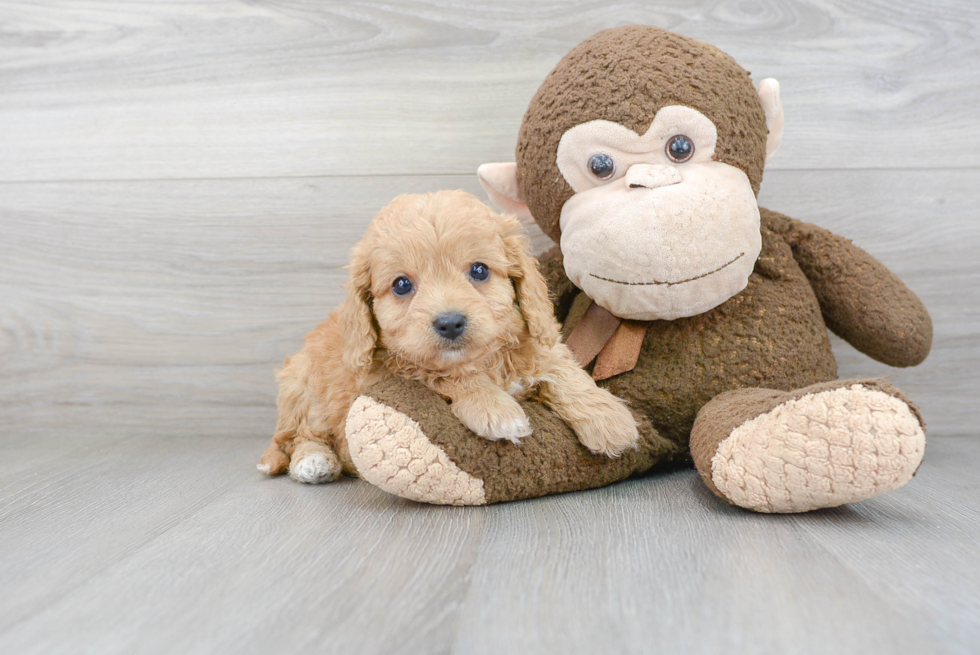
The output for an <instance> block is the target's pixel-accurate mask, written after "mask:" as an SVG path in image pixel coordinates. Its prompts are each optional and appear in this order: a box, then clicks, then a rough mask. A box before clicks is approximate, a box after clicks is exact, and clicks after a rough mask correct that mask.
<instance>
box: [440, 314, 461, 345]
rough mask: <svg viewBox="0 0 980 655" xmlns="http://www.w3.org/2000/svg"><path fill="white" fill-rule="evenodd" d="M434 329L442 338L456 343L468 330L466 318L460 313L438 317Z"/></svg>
mask: <svg viewBox="0 0 980 655" xmlns="http://www.w3.org/2000/svg"><path fill="white" fill-rule="evenodd" d="M432 328H433V329H434V330H435V331H436V334H438V335H439V336H440V337H442V338H444V339H449V340H450V341H455V340H456V339H458V338H459V335H461V334H463V330H465V329H466V316H464V315H463V314H461V313H460V312H446V313H444V314H439V315H438V316H436V318H435V320H434V321H432Z"/></svg>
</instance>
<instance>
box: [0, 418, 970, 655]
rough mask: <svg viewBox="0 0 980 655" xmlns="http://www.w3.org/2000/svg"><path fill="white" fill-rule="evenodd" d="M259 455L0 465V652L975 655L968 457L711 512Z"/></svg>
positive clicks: (144, 449) (640, 495)
mask: <svg viewBox="0 0 980 655" xmlns="http://www.w3.org/2000/svg"><path fill="white" fill-rule="evenodd" d="M262 446H263V442H262V440H261V439H241V438H218V437H215V438H210V439H200V438H197V437H171V438H149V437H133V438H131V439H123V440H118V441H115V440H113V441H101V442H100V441H97V440H81V439H73V440H66V439H60V440H59V439H42V440H37V441H35V442H33V443H32V444H31V445H29V446H24V445H21V446H19V447H17V448H14V447H12V446H11V445H10V444H9V443H7V444H4V445H3V450H2V453H0V454H2V456H3V458H4V460H5V462H11V461H12V462H13V469H12V470H10V469H6V470H5V473H4V475H3V476H2V478H0V553H3V557H2V558H0V587H2V589H3V593H2V594H0V652H2V653H11V654H15V653H16V654H18V655H27V654H30V653H100V654H105V653H144V654H147V653H294V652H338V653H340V652H346V653H651V652H656V653H682V654H695V653H774V654H776V653H779V654H782V653H800V654H808V653H832V654H850V653H855V654H861V655H867V654H868V653H909V654H914V655H923V654H926V653H976V652H978V649H980V567H978V566H977V561H978V556H980V547H978V544H980V508H978V506H977V502H976V500H977V498H978V497H980V474H978V472H977V466H976V463H977V461H978V460H980V439H977V438H957V437H946V438H941V437H937V438H934V439H933V440H932V441H931V443H930V444H929V450H928V453H927V456H926V462H925V464H923V466H922V468H921V469H920V471H919V474H918V475H917V477H916V478H915V479H914V480H913V481H912V482H911V483H909V484H908V485H906V486H905V487H904V488H902V489H901V490H899V491H897V492H895V493H892V494H890V495H887V496H884V497H881V498H876V499H872V500H869V501H866V502H863V503H859V504H856V505H853V506H850V507H846V508H839V509H835V510H825V511H822V512H816V513H812V514H807V515H799V516H764V515H758V514H752V513H749V512H745V511H742V510H738V509H734V508H730V507H728V506H726V505H724V504H722V503H720V502H719V501H717V500H716V499H715V498H714V497H713V496H711V495H710V493H709V492H708V491H707V490H706V489H705V487H704V486H703V484H702V483H701V482H700V480H699V479H698V478H697V476H696V474H695V473H694V472H693V471H679V472H674V473H669V474H661V475H656V476H651V477H647V478H643V479H638V480H632V481H629V482H626V483H623V484H619V485H616V486H613V487H610V488H607V489H602V490H599V491H594V492H585V493H575V494H568V495H564V496H559V497H552V498H543V499H538V500H534V501H529V502H521V503H512V504H506V505H498V506H492V507H488V508H483V507H480V508H452V507H432V506H424V505H418V504H414V503H411V502H408V501H403V500H401V499H398V498H396V497H394V496H390V495H388V494H385V493H384V492H381V491H378V490H377V489H375V488H374V487H371V486H370V485H368V484H366V483H364V482H362V481H360V480H353V479H345V480H343V481H341V482H338V483H336V484H333V485H327V486H322V487H310V486H305V485H300V484H297V483H295V482H292V481H291V480H289V479H288V478H277V479H267V478H265V477H263V476H261V475H260V474H259V473H258V472H257V471H255V470H254V468H253V465H254V462H255V459H256V457H257V455H258V453H259V452H260V450H261V448H262Z"/></svg>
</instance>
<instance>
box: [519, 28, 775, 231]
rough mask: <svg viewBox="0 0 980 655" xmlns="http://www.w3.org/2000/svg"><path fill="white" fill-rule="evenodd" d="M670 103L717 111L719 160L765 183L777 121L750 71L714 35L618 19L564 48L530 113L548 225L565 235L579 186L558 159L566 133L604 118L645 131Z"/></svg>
mask: <svg viewBox="0 0 980 655" xmlns="http://www.w3.org/2000/svg"><path fill="white" fill-rule="evenodd" d="M669 105H683V106H687V107H694V108H696V109H697V110H698V111H700V112H701V113H703V114H704V115H705V116H707V117H708V118H710V119H711V120H712V122H713V123H714V124H715V126H716V127H717V128H718V145H717V147H716V149H715V160H717V161H721V162H724V163H727V164H731V165H732V166H735V167H736V168H739V169H741V170H742V171H744V172H745V174H746V175H748V177H749V181H750V182H751V184H752V189H753V190H754V191H755V192H756V193H758V192H759V185H760V184H761V183H762V169H763V166H764V165H765V159H766V136H767V134H768V130H767V129H766V116H765V112H764V111H763V108H762V103H761V101H760V100H759V96H758V94H757V93H756V91H755V88H754V87H753V86H752V81H751V80H750V79H749V74H748V72H746V71H745V70H744V69H743V68H742V67H741V66H739V65H738V64H737V63H736V62H735V60H734V59H732V58H731V57H730V56H729V55H727V54H725V53H724V52H722V51H720V50H718V49H717V48H715V47H714V46H711V45H708V44H706V43H701V42H699V41H695V40H694V39H690V38H687V37H685V36H681V35H679V34H674V33H672V32H667V31H665V30H662V29H659V28H656V27H646V26H639V25H633V26H629V27H616V28H612V29H608V30H604V31H602V32H599V33H598V34H596V35H594V36H592V37H591V38H589V39H586V40H585V41H583V42H582V43H581V44H579V45H578V46H576V47H575V48H574V49H573V50H572V51H571V52H569V53H568V54H567V55H565V57H564V58H562V60H561V61H560V62H558V65H557V66H556V67H555V69H554V70H553V71H551V73H550V74H549V75H548V77H547V78H546V79H545V81H544V83H543V84H542V85H541V87H540V88H539V89H538V92H537V93H536V94H535V96H534V99H533V100H532V101H531V104H530V106H529V107H528V110H527V113H526V114H525V115H524V122H523V123H522V125H521V130H520V134H519V137H518V144H517V153H516V154H517V172H518V179H519V182H520V188H521V192H522V193H523V196H524V199H525V201H526V202H527V205H528V208H530V210H531V214H533V215H534V218H535V220H536V221H537V222H538V225H540V226H541V229H542V230H543V231H544V233H545V234H547V235H548V236H550V237H551V238H552V239H554V240H555V241H558V238H559V233H560V230H559V227H558V218H559V215H560V213H561V207H562V205H564V204H565V201H566V200H568V198H569V197H571V195H572V193H573V191H572V188H571V187H570V186H569V185H568V184H567V183H566V182H565V181H564V179H563V178H562V176H561V173H560V172H559V170H558V165H557V164H556V163H555V158H556V155H557V152H558V142H559V140H560V139H561V136H562V134H564V133H565V131H566V130H568V129H570V128H572V127H575V126H576V125H579V124H581V123H585V122H587V121H591V120H596V119H599V120H609V121H613V122H616V123H619V124H621V125H623V126H625V127H628V128H629V129H631V130H633V131H634V132H636V133H637V134H643V133H645V132H646V131H647V129H648V128H649V127H650V124H651V123H652V122H653V117H654V116H655V115H656V113H657V111H658V110H659V109H660V108H661V107H666V106H669ZM556 180H557V183H556Z"/></svg>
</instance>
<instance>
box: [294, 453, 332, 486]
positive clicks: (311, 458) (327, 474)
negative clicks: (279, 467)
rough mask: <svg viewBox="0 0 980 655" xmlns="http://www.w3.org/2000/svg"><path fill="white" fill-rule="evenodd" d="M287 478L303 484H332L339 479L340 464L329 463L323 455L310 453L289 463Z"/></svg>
mask: <svg viewBox="0 0 980 655" xmlns="http://www.w3.org/2000/svg"><path fill="white" fill-rule="evenodd" d="M289 477H291V478H292V479H293V480H296V481H297V482H303V483H305V484H323V483H324V482H333V481H334V480H336V479H337V478H339V477H340V463H339V462H336V461H334V462H331V461H329V460H328V458H327V456H326V455H324V454H323V453H310V454H309V455H306V456H304V457H300V458H299V459H294V460H293V461H292V462H290V463H289Z"/></svg>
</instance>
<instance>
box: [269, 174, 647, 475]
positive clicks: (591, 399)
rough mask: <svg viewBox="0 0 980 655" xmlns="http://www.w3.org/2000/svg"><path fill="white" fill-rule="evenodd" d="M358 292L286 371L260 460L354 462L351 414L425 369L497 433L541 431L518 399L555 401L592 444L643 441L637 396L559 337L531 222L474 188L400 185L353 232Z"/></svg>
mask: <svg viewBox="0 0 980 655" xmlns="http://www.w3.org/2000/svg"><path fill="white" fill-rule="evenodd" d="M349 271H350V282H349V284H348V287H347V298H346V299H345V300H344V301H343V303H342V304H341V306H340V307H339V309H337V310H336V311H335V312H334V313H333V314H331V316H330V317H329V318H328V319H327V320H326V321H324V322H323V323H321V324H320V325H318V326H317V327H316V328H315V329H314V330H313V331H312V332H310V334H308V335H307V337H306V342H305V345H304V346H303V349H302V350H300V351H299V352H298V353H297V354H295V355H293V356H292V357H290V358H288V359H286V362H285V365H284V366H283V368H282V370H280V371H279V373H278V379H279V421H278V424H277V425H276V433H275V436H274V437H273V439H272V443H271V444H270V445H269V447H268V448H267V449H266V451H265V453H264V454H263V455H262V459H261V463H260V464H259V467H258V468H259V470H260V471H262V472H264V473H267V474H269V475H274V474H277V473H283V472H285V471H287V470H288V471H289V474H290V476H291V477H292V478H294V479H295V480H298V481H299V482H307V483H321V482H329V481H332V480H335V479H337V478H338V477H339V476H340V474H341V472H344V473H347V474H349V475H356V474H357V471H356V469H355V467H354V465H353V463H352V462H351V459H350V455H349V453H348V449H347V441H346V438H345V436H344V435H345V431H344V427H345V421H346V418H347V412H348V410H349V409H350V406H351V404H352V403H353V402H354V400H355V399H356V398H357V397H358V395H360V393H361V390H362V389H364V388H365V387H366V386H368V385H370V384H372V383H373V382H375V381H376V380H378V379H379V377H380V376H382V375H401V376H404V377H408V378H413V379H415V380H419V381H420V382H422V383H423V384H425V385H426V386H428V387H429V388H430V389H432V390H434V391H436V392H437V393H439V394H441V395H442V396H443V397H444V398H446V399H447V400H448V401H450V402H451V403H452V412H453V414H455V415H456V416H457V417H458V418H459V420H460V421H462V422H463V424H464V425H466V426H467V427H468V428H469V429H470V430H472V431H473V432H475V433H476V434H478V435H480V436H481V437H485V438H487V439H506V440H508V441H512V442H515V443H518V442H519V441H520V439H521V438H522V437H526V436H528V435H529V434H531V426H530V424H529V423H528V419H527V416H526V415H525V414H524V411H523V410H522V409H521V406H520V404H518V402H517V401H518V400H519V399H523V398H527V397H535V398H536V399H537V400H538V401H540V402H542V403H544V404H545V405H547V406H548V407H551V408H552V409H553V410H554V411H555V412H556V413H557V414H558V415H559V416H560V417H561V418H562V419H563V420H564V421H565V422H566V423H567V424H568V425H569V426H571V428H572V429H573V430H574V431H575V433H576V435H578V438H579V440H580V441H581V442H582V444H584V445H585V446H586V447H587V448H588V449H589V450H591V451H593V452H595V453H602V454H605V455H608V456H610V457H615V456H617V455H619V454H621V453H622V452H623V451H624V450H626V449H627V448H634V447H636V444H637V441H638V438H639V437H638V435H637V429H636V422H635V421H634V419H633V417H632V415H631V414H630V412H629V410H628V409H627V408H626V406H625V404H624V403H623V402H622V401H620V400H619V399H617V398H616V397H615V396H613V395H612V394H610V393H609V392H608V391H606V390H604V389H600V388H598V387H597V386H596V385H595V383H594V382H593V381H592V379H591V377H590V376H589V375H588V374H587V373H586V372H585V371H583V370H582V369H581V368H580V367H579V366H578V365H577V364H576V363H575V361H574V360H573V358H572V355H571V352H570V351H569V350H568V348H566V347H565V345H564V344H562V343H560V341H559V339H560V333H559V326H558V323H557V321H556V320H555V318H554V313H553V308H552V305H551V302H550V301H549V299H548V288H547V284H546V283H545V280H544V278H543V277H542V276H541V274H540V273H539V272H538V269H537V262H536V261H535V260H534V259H533V258H532V257H531V256H530V253H529V243H528V239H527V237H526V236H525V233H524V229H523V227H522V226H521V225H520V223H519V222H518V221H517V220H516V219H515V218H513V217H511V216H503V215H500V214H497V213H496V212H494V211H493V210H491V209H490V208H489V207H487V206H486V205H484V204H483V203H481V202H480V201H479V200H477V199H476V198H475V197H473V196H471V195H470V194H468V193H464V192H462V191H440V192H438V193H430V194H425V195H407V196H400V197H398V198H396V199H395V200H393V201H392V202H391V204H389V205H388V206H387V207H385V208H384V209H382V210H381V212H380V213H379V214H378V215H377V216H376V217H375V218H374V220H373V221H372V222H371V224H370V225H369V226H368V230H367V233H366V234H365V236H364V238H363V239H362V240H361V241H360V242H359V243H358V244H357V245H355V246H354V249H353V251H352V256H351V264H350V267H349Z"/></svg>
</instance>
